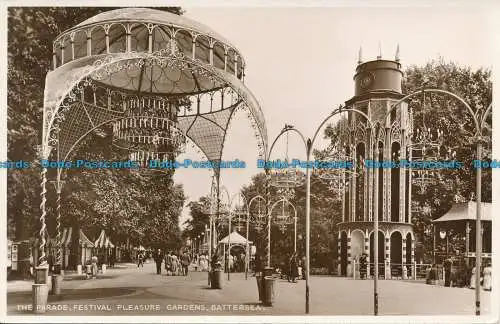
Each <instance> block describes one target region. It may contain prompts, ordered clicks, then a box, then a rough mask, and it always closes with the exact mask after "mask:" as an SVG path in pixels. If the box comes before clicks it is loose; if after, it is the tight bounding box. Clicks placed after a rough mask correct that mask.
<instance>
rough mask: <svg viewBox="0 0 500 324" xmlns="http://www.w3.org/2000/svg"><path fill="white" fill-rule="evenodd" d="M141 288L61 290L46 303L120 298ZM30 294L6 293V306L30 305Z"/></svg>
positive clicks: (25, 292) (27, 292)
mask: <svg viewBox="0 0 500 324" xmlns="http://www.w3.org/2000/svg"><path fill="white" fill-rule="evenodd" d="M143 289H144V288H143ZM143 289H141V288H93V289H67V290H65V289H63V290H62V291H61V295H60V296H54V295H49V298H48V302H49V303H54V302H60V301H75V300H85V299H95V298H99V299H101V298H109V297H122V296H126V295H130V294H133V293H135V292H137V291H142V290H143ZM31 302H32V292H31V291H22V292H12V293H7V304H8V305H16V304H18V305H19V304H31Z"/></svg>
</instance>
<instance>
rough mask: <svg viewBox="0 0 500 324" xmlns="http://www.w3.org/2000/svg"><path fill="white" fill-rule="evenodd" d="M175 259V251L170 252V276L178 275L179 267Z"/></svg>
mask: <svg viewBox="0 0 500 324" xmlns="http://www.w3.org/2000/svg"><path fill="white" fill-rule="evenodd" d="M177 261H178V260H177V256H176V255H175V253H172V276H177V275H178V271H179V267H178V264H177Z"/></svg>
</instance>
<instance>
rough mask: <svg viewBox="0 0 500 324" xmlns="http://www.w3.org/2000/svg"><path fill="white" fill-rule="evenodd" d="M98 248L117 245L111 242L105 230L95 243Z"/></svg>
mask: <svg viewBox="0 0 500 324" xmlns="http://www.w3.org/2000/svg"><path fill="white" fill-rule="evenodd" d="M94 245H95V247H96V248H114V247H115V245H114V244H113V243H111V241H110V239H109V237H108V236H107V235H106V232H105V231H104V230H102V231H101V234H100V235H99V237H98V238H97V240H96V241H95V243H94Z"/></svg>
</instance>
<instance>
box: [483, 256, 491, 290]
mask: <svg viewBox="0 0 500 324" xmlns="http://www.w3.org/2000/svg"><path fill="white" fill-rule="evenodd" d="M483 289H484V290H487V291H491V263H490V262H488V263H487V264H486V267H484V270H483Z"/></svg>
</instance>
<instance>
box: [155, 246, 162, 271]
mask: <svg viewBox="0 0 500 324" xmlns="http://www.w3.org/2000/svg"><path fill="white" fill-rule="evenodd" d="M154 260H155V263H156V274H161V263H162V262H163V253H162V251H161V249H158V250H157V251H156V253H155V255H154Z"/></svg>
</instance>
